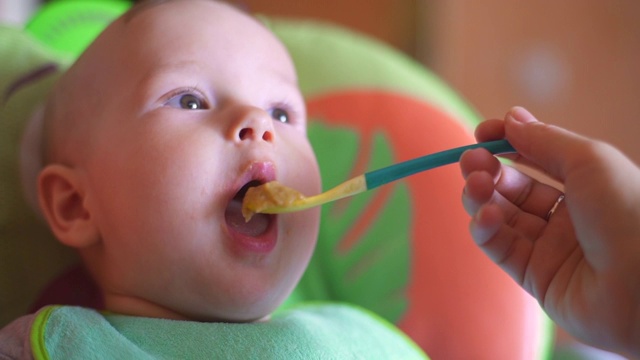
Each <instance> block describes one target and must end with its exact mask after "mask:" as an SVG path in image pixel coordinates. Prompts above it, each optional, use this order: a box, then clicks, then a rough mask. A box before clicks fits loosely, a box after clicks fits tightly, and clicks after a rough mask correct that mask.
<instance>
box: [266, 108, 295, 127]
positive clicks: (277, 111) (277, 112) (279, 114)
mask: <svg viewBox="0 0 640 360" xmlns="http://www.w3.org/2000/svg"><path fill="white" fill-rule="evenodd" d="M270 115H271V117H272V118H273V119H274V120H277V121H280V122H281V123H285V124H286V123H288V122H289V121H291V118H290V116H289V113H288V112H287V110H284V109H282V108H273V109H271V111H270Z"/></svg>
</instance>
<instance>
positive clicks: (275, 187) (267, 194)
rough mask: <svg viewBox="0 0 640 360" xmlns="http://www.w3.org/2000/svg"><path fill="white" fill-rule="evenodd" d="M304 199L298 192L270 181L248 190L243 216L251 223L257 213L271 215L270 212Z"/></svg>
mask: <svg viewBox="0 0 640 360" xmlns="http://www.w3.org/2000/svg"><path fill="white" fill-rule="evenodd" d="M302 199H304V195H302V194H301V193H300V192H298V191H297V190H295V189H292V188H290V187H287V186H284V185H282V184H280V183H279V182H277V181H270V182H268V183H266V184H263V185H260V186H256V187H252V188H249V190H247V194H246V195H245V196H244V200H243V201H242V216H244V219H245V221H249V220H251V218H252V217H253V215H254V214H255V213H269V212H270V210H277V209H281V208H284V207H287V206H289V205H292V204H293V203H295V202H296V201H300V200H302Z"/></svg>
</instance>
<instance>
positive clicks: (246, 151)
mask: <svg viewBox="0 0 640 360" xmlns="http://www.w3.org/2000/svg"><path fill="white" fill-rule="evenodd" d="M83 61H84V62H85V65H86V64H91V66H94V65H95V68H94V70H95V72H96V73H95V74H96V75H95V76H96V77H97V79H99V80H100V81H102V83H100V89H99V90H100V94H98V96H99V99H98V100H95V101H83V99H78V106H85V107H86V106H91V104H92V103H99V104H101V105H100V106H99V107H96V109H99V111H98V110H96V111H94V112H95V114H93V118H92V119H88V121H92V122H93V123H94V125H92V126H93V128H92V135H91V137H90V139H91V142H90V143H91V144H90V145H89V148H88V149H87V152H86V156H84V157H83V158H84V159H85V160H83V163H82V164H81V167H82V168H83V171H84V173H85V177H86V180H87V184H89V186H88V188H89V190H88V194H87V197H86V199H87V201H86V203H87V206H88V208H89V209H90V211H91V216H92V217H93V220H94V222H95V224H96V226H97V227H98V229H99V231H100V234H101V238H102V243H101V244H100V245H99V247H98V248H97V249H93V250H92V252H93V253H94V254H95V253H98V254H99V255H98V256H97V257H96V258H97V259H99V260H93V262H94V264H93V267H94V270H93V271H94V273H95V275H96V277H97V279H98V281H99V283H100V286H101V287H102V290H103V291H104V293H105V300H106V304H107V307H108V309H109V310H112V311H117V312H125V313H131V314H137V315H147V316H155V315H157V314H161V313H163V312H164V315H163V316H167V314H168V316H175V317H186V318H191V319H197V320H205V321H211V320H231V321H248V320H255V319H259V318H261V317H264V316H266V315H268V314H269V313H270V312H271V311H272V310H274V308H276V307H277V306H278V305H279V304H280V303H281V302H282V301H283V300H284V298H285V297H286V296H287V295H288V294H289V293H290V291H291V290H292V289H293V287H294V286H295V285H296V283H297V281H298V279H299V278H300V276H301V275H302V273H303V271H304V269H305V268H306V265H307V263H308V261H309V258H310V256H311V254H312V251H313V248H314V246H315V239H316V235H317V229H318V221H319V213H318V211H317V210H310V211H304V212H300V213H294V214H287V215H280V216H266V215H259V216H256V217H255V219H254V220H252V221H251V222H249V223H245V222H244V220H243V217H242V215H241V212H240V210H241V196H242V193H243V190H244V189H246V187H247V185H248V184H259V183H264V182H267V181H271V180H278V181H280V182H282V183H284V184H287V185H289V186H291V187H294V188H296V189H300V190H301V191H302V192H303V193H306V194H315V193H317V192H319V190H320V184H319V174H318V168H317V164H316V160H315V156H314V154H313V151H312V149H311V146H310V144H309V142H308V140H307V137H306V115H305V108H304V101H303V98H302V96H301V94H300V92H299V90H298V88H297V80H296V75H295V70H294V68H293V65H292V63H291V60H290V59H289V56H288V54H287V53H286V50H285V49H284V47H283V46H282V45H281V44H280V43H279V42H278V41H277V40H276V39H275V38H274V37H273V35H272V34H271V33H269V32H268V31H267V30H266V29H264V28H263V27H262V26H261V25H260V24H258V23H257V22H255V21H254V20H253V19H250V18H248V17H247V16H245V15H244V14H240V13H239V12H237V11H236V10H233V9H231V8H230V7H228V6H226V5H221V4H218V3H215V2H210V1H174V2H170V3H168V4H164V5H159V6H155V7H152V8H149V9H146V10H144V11H143V12H141V13H139V14H137V15H136V16H135V17H134V18H132V19H131V20H130V21H129V22H127V23H124V22H123V21H119V22H118V23H116V24H114V25H113V26H112V27H110V28H109V29H108V30H107V32H106V33H105V34H103V36H102V37H101V38H100V39H98V41H97V42H96V43H95V44H94V46H93V48H90V49H89V50H88V52H87V54H86V56H85V59H83ZM91 96H93V95H91V94H87V97H91ZM92 256H93V255H92Z"/></svg>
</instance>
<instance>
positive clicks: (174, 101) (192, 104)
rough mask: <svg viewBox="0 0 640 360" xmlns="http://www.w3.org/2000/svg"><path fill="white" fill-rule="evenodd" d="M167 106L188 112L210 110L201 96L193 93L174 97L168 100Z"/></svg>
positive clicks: (184, 93)
mask: <svg viewBox="0 0 640 360" xmlns="http://www.w3.org/2000/svg"><path fill="white" fill-rule="evenodd" d="M165 105H166V106H171V107H175V108H179V109H187V110H202V109H208V108H209V106H208V105H207V102H206V101H205V100H204V99H203V98H202V97H201V96H199V95H196V94H194V93H191V92H183V93H180V94H177V95H174V96H172V97H171V98H170V99H169V100H167V102H166V103H165Z"/></svg>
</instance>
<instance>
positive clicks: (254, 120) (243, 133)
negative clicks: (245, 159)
mask: <svg viewBox="0 0 640 360" xmlns="http://www.w3.org/2000/svg"><path fill="white" fill-rule="evenodd" d="M229 135H230V136H231V137H232V138H233V139H234V141H236V142H243V141H266V142H268V143H273V141H274V140H275V131H274V128H273V120H272V119H271V117H270V116H269V114H268V113H267V112H266V111H264V110H262V109H260V108H257V107H252V106H245V107H243V108H242V109H240V110H239V113H238V114H237V116H236V120H235V121H234V122H233V124H232V126H231V129H230V134H229Z"/></svg>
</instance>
